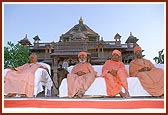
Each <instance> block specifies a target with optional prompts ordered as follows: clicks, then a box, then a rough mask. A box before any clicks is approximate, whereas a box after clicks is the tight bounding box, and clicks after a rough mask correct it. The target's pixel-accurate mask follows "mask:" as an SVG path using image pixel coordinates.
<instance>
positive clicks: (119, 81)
mask: <svg viewBox="0 0 168 115" xmlns="http://www.w3.org/2000/svg"><path fill="white" fill-rule="evenodd" d="M113 69H114V70H117V75H116V76H113V75H112V74H110V73H108V71H112V70H113ZM102 76H103V77H104V79H105V82H106V91H107V95H108V96H115V95H116V94H118V93H119V92H120V91H121V86H122V87H124V88H125V89H126V90H128V83H127V77H128V72H127V70H126V68H125V65H124V64H123V62H121V61H120V62H116V61H113V60H107V61H106V62H105V64H104V65H103V67H102Z"/></svg>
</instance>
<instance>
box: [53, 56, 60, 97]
mask: <svg viewBox="0 0 168 115" xmlns="http://www.w3.org/2000/svg"><path fill="white" fill-rule="evenodd" d="M53 60H54V64H53V81H54V84H55V85H54V84H53V88H52V95H53V96H57V95H58V90H59V89H58V76H57V69H58V58H57V57H54V58H53Z"/></svg>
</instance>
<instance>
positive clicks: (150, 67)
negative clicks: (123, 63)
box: [129, 46, 164, 96]
mask: <svg viewBox="0 0 168 115" xmlns="http://www.w3.org/2000/svg"><path fill="white" fill-rule="evenodd" d="M133 50H134V54H135V59H134V60H132V61H131V62H130V66H129V73H130V77H138V79H139V80H140V82H141V84H142V86H143V88H144V89H145V90H146V91H147V92H148V93H149V94H151V95H152V96H163V95H164V71H163V69H161V68H156V67H155V66H154V64H153V63H152V62H151V61H150V60H147V59H145V58H143V57H142V49H141V47H140V46H135V47H134V49H133Z"/></svg>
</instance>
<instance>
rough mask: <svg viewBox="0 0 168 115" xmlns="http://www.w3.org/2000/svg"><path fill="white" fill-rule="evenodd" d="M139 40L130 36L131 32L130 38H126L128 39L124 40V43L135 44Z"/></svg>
mask: <svg viewBox="0 0 168 115" xmlns="http://www.w3.org/2000/svg"><path fill="white" fill-rule="evenodd" d="M138 40H139V39H137V38H136V37H134V36H133V35H132V32H130V36H129V37H128V39H127V40H126V42H125V43H136V42H137V41H138Z"/></svg>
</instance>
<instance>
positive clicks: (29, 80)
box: [4, 64, 41, 97]
mask: <svg viewBox="0 0 168 115" xmlns="http://www.w3.org/2000/svg"><path fill="white" fill-rule="evenodd" d="M39 67H41V65H40V64H32V65H30V64H24V65H22V66H19V67H18V68H15V69H16V70H17V71H15V70H10V71H8V72H7V73H6V76H5V79H4V80H5V84H4V93H5V94H8V93H17V94H26V95H27V97H33V95H34V78H35V76H34V75H35V71H36V70H37V69H38V68H39Z"/></svg>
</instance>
